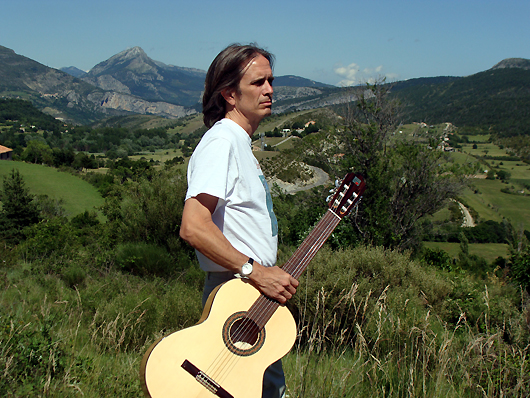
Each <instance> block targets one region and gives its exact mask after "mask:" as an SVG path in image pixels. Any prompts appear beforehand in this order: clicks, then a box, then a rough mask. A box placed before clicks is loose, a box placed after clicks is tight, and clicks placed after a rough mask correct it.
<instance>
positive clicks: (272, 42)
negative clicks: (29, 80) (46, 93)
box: [0, 0, 530, 85]
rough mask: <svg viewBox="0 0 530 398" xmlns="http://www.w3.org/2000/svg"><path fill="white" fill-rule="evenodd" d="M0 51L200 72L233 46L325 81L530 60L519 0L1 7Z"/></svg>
mask: <svg viewBox="0 0 530 398" xmlns="http://www.w3.org/2000/svg"><path fill="white" fill-rule="evenodd" d="M1 10H2V21H1V23H0V45H2V46H4V47H8V48H11V49H12V50H14V51H15V52H16V53H17V54H20V55H24V56H26V57H28V58H31V59H34V60H35V61H38V62H40V63H42V64H44V65H47V66H50V67H54V68H61V67H63V66H76V67H78V68H80V69H83V70H88V69H90V68H92V67H93V66H94V65H96V64H97V63H99V62H101V61H104V60H106V59H108V58H110V57H111V56H113V55H115V54H117V53H119V52H121V51H123V50H125V49H127V48H130V47H134V46H140V47H142V48H143V49H144V50H145V52H146V53H147V55H148V56H150V57H151V58H153V59H155V60H158V61H162V62H164V63H166V64H171V65H177V66H184V67H193V68H199V69H207V68H208V66H209V64H210V62H211V61H212V59H213V58H214V57H215V55H216V54H217V53H218V52H219V51H220V50H221V49H223V48H224V47H225V46H227V45H228V44H230V43H233V42H240V43H249V42H257V43H258V44H259V45H260V46H262V47H265V48H267V49H268V50H269V51H271V52H272V53H274V54H275V56H276V67H275V74H276V75H278V76H279V75H287V74H293V75H298V76H302V77H306V78H309V79H313V80H317V81H321V82H324V83H328V84H334V85H347V84H352V83H359V82H364V81H367V80H369V79H371V78H374V77H379V76H387V77H388V78H389V79H390V80H392V81H393V80H405V79H410V78H415V77H433V76H442V75H451V76H467V75H471V74H474V73H477V72H481V71H484V70H486V69H489V68H491V67H492V66H493V65H495V64H496V63H497V62H499V61H501V60H503V59H505V58H512V57H518V58H528V59H530V22H529V20H530V1H528V0H495V1H492V0H458V1H454V0H443V1H442V0H440V1H436V0H422V1H420V0H394V1H378V0H372V1H368V0H365V1H357V0H349V1H348V0H321V1H314V0H305V1H302V0H292V1H291V0H283V1H278V0H268V1H253V0H247V1H238V0H223V1H219V0H218V1H214V0H195V1H180V0H149V1H138V0H131V1H125V0H106V1H102V0H91V1H78V0H2V5H1Z"/></svg>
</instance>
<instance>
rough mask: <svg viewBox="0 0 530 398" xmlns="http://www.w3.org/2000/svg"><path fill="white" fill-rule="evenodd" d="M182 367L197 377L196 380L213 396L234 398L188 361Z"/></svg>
mask: <svg viewBox="0 0 530 398" xmlns="http://www.w3.org/2000/svg"><path fill="white" fill-rule="evenodd" d="M181 367H182V368H183V369H184V370H185V371H186V372H188V373H189V374H190V375H192V376H193V377H195V380H197V382H198V383H199V384H201V385H202V386H203V387H204V388H206V389H207V390H208V391H210V392H211V393H212V394H215V395H217V396H218V397H219V398H234V397H233V396H232V395H231V394H230V393H229V392H228V391H226V390H225V389H224V388H223V387H221V386H220V385H219V384H218V383H216V382H215V381H214V380H213V379H212V378H211V377H210V376H208V375H207V374H206V373H204V372H203V371H202V370H200V369H199V368H198V367H196V366H195V365H194V364H192V363H191V362H190V361H188V360H187V359H186V360H185V361H184V362H183V363H182V365H181Z"/></svg>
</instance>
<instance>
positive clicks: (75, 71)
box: [60, 66, 86, 77]
mask: <svg viewBox="0 0 530 398" xmlns="http://www.w3.org/2000/svg"><path fill="white" fill-rule="evenodd" d="M60 70H61V71H63V72H64V73H68V74H69V75H71V76H73V77H83V76H86V72H85V71H84V70H81V69H79V68H76V67H75V66H67V67H65V68H61V69H60Z"/></svg>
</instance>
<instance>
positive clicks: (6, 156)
mask: <svg viewBox="0 0 530 398" xmlns="http://www.w3.org/2000/svg"><path fill="white" fill-rule="evenodd" d="M12 159H13V150H12V149H11V148H8V147H6V146H2V145H0V160H12Z"/></svg>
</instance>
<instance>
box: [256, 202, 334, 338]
mask: <svg viewBox="0 0 530 398" xmlns="http://www.w3.org/2000/svg"><path fill="white" fill-rule="evenodd" d="M340 220H341V218H340V217H339V216H337V215H336V214H335V213H334V212H333V211H331V210H328V211H327V212H326V214H324V216H323V217H322V218H321V219H320V221H319V222H318V224H317V225H316V226H315V228H314V229H313V230H312V231H311V232H310V233H309V235H308V236H307V238H305V239H304V241H303V242H302V244H301V245H300V246H299V247H298V249H296V251H295V252H294V254H293V255H292V256H291V258H290V259H289V260H288V261H287V262H286V263H285V264H284V266H283V267H282V269H283V270H284V271H285V272H287V273H289V274H291V275H292V277H293V278H295V279H298V278H299V277H300V275H302V273H303V272H304V270H305V269H306V268H307V266H308V264H309V263H310V261H311V260H312V259H313V257H315V255H316V254H317V252H318V250H319V249H320V248H321V247H322V245H324V243H325V242H326V240H327V239H328V238H329V236H330V235H331V233H332V232H333V230H334V229H335V227H336V226H337V225H338V224H339V222H340ZM279 305H280V304H279V303H278V302H277V301H274V300H271V299H270V298H268V297H267V296H264V295H263V294H262V295H261V296H260V297H259V298H258V299H257V300H256V302H255V303H254V304H253V305H252V307H251V308H250V309H249V311H248V314H247V316H248V317H249V318H251V319H253V320H254V321H255V322H256V324H257V325H258V327H259V328H262V327H264V326H265V324H266V323H267V321H268V320H269V318H270V317H271V316H272V314H273V313H274V311H275V310H276V308H278V306H279Z"/></svg>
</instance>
